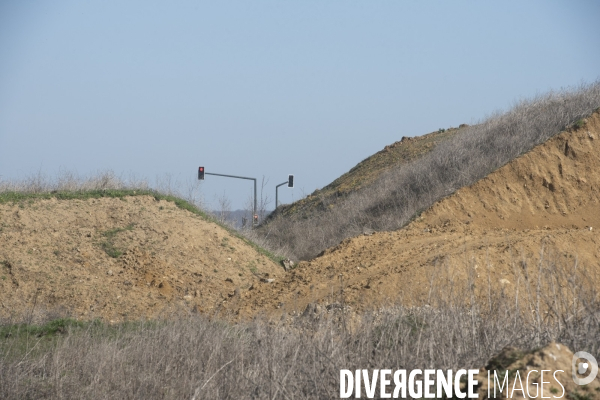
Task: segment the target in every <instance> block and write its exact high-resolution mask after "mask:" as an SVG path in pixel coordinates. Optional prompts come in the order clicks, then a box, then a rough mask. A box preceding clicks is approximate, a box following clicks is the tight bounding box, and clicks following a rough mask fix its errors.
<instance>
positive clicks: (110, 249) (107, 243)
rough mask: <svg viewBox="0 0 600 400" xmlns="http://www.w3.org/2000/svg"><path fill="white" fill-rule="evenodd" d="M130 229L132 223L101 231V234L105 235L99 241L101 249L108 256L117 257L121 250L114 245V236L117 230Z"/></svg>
mask: <svg viewBox="0 0 600 400" xmlns="http://www.w3.org/2000/svg"><path fill="white" fill-rule="evenodd" d="M131 230H133V225H127V226H126V227H125V228H115V229H110V230H108V231H106V232H104V233H102V236H103V237H105V238H106V240H104V241H102V242H100V247H102V250H104V251H105V252H106V254H108V255H109V256H110V257H112V258H119V257H120V256H121V255H122V254H123V250H121V249H119V248H118V247H116V246H115V242H114V240H115V237H116V235H117V233H119V232H125V231H131Z"/></svg>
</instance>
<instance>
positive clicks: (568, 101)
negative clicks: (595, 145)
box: [255, 81, 600, 260]
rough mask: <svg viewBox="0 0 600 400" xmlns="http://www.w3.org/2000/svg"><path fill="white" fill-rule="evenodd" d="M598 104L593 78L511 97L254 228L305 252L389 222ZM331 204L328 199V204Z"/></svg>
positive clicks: (393, 225)
mask: <svg viewBox="0 0 600 400" xmlns="http://www.w3.org/2000/svg"><path fill="white" fill-rule="evenodd" d="M599 106H600V81H597V82H595V83H593V84H590V85H582V86H580V87H578V88H575V89H571V90H561V91H557V92H550V93H548V94H545V95H540V96H537V97H536V98H534V99H532V100H527V101H525V100H524V101H521V102H519V103H517V104H516V105H515V106H514V107H513V108H512V109H511V110H510V111H508V112H506V113H504V114H497V115H493V116H491V117H489V118H487V119H486V120H484V121H482V122H481V123H479V124H477V125H474V126H470V127H467V128H464V129H461V130H460V132H458V133H457V134H456V135H454V136H453V137H452V138H450V139H448V140H446V141H442V142H441V143H439V144H438V145H437V146H436V147H435V148H434V149H433V150H432V151H431V152H429V153H427V154H426V155H424V156H423V157H421V158H420V159H418V160H415V161H413V162H411V163H409V164H407V165H406V164H405V165H401V166H400V167H398V168H394V169H392V170H390V171H388V172H387V173H385V174H383V175H382V176H381V177H380V178H379V179H378V180H377V181H375V182H374V183H372V184H371V185H369V186H367V187H365V188H363V189H361V190H359V191H357V192H354V193H351V194H350V195H348V196H347V197H345V198H344V199H343V200H342V201H338V202H336V203H331V200H328V198H323V199H322V201H323V207H322V208H323V211H322V212H321V213H319V214H316V215H312V216H311V217H310V218H307V219H304V220H289V219H286V218H274V219H273V220H271V221H270V222H269V223H268V224H266V225H265V226H263V227H262V228H261V229H260V230H259V231H258V232H256V233H255V234H256V235H260V236H262V237H263V238H264V239H265V240H266V241H267V242H268V246H269V248H271V249H280V251H281V252H284V253H287V254H288V255H289V256H290V257H292V258H296V259H302V260H306V259H310V258H313V257H315V256H316V255H317V254H319V253H320V252H321V251H323V250H325V249H327V248H330V247H332V246H335V245H337V244H338V243H339V242H341V241H342V240H343V239H345V238H348V237H353V236H356V235H359V234H361V233H363V231H365V230H371V229H373V230H395V229H398V228H401V227H402V226H404V225H405V224H407V223H408V222H409V221H410V220H411V219H412V218H414V217H415V215H417V213H419V212H420V211H422V210H424V209H426V208H428V207H430V206H431V205H432V204H434V203H435V202H436V201H438V200H440V199H441V198H443V197H445V196H447V195H449V194H451V193H453V192H454V191H456V190H457V189H459V188H461V187H463V186H466V185H470V184H472V183H474V182H476V181H477V180H479V179H481V178H483V177H485V176H487V175H488V174H489V173H490V172H492V171H494V170H496V169H498V168H499V167H501V166H502V165H504V164H506V163H508V162H509V161H511V160H513V159H514V158H516V157H518V156H519V155H521V154H524V153H525V152H527V151H529V150H531V149H532V148H533V147H534V146H536V145H538V144H540V143H543V142H544V141H546V140H547V139H549V138H550V137H552V136H554V135H556V134H558V133H559V132H561V131H562V130H564V129H566V128H569V127H572V126H575V125H577V124H578V122H579V121H580V120H581V119H582V118H585V117H587V116H589V115H591V114H592V113H593V112H594V110H597V109H598V107H599ZM330 206H331V207H330Z"/></svg>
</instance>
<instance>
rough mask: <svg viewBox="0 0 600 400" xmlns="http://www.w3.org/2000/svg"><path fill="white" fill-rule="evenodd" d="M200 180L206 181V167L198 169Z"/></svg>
mask: <svg viewBox="0 0 600 400" xmlns="http://www.w3.org/2000/svg"><path fill="white" fill-rule="evenodd" d="M198 179H199V180H201V181H203V180H204V167H198Z"/></svg>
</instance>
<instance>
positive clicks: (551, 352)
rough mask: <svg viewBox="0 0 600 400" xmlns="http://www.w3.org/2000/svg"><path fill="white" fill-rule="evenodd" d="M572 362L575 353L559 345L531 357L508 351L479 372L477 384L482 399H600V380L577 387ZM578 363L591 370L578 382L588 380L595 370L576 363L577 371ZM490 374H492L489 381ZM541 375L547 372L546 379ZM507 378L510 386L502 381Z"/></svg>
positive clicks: (542, 350) (544, 349)
mask: <svg viewBox="0 0 600 400" xmlns="http://www.w3.org/2000/svg"><path fill="white" fill-rule="evenodd" d="M572 361H573V352H572V351H571V350H569V348H568V347H567V346H564V345H562V344H558V343H550V344H549V345H547V346H545V347H543V348H541V349H539V350H536V351H534V352H529V353H524V352H522V351H521V350H519V349H516V348H513V347H508V348H506V349H504V350H502V351H501V352H500V354H498V355H497V356H495V357H493V358H492V359H491V360H490V362H489V363H488V365H487V366H486V368H482V369H481V370H480V373H479V375H478V376H477V381H478V382H479V383H480V386H479V389H478V394H479V398H480V399H488V398H496V399H523V398H525V399H530V398H533V399H535V398H538V399H540V398H547V399H549V398H556V399H564V398H568V399H598V398H600V381H599V380H598V379H594V380H593V381H591V383H589V384H586V385H577V384H575V382H574V380H573V378H572V376H571V374H572ZM579 363H586V364H588V370H587V371H585V372H584V374H581V375H580V374H578V373H577V375H576V376H577V378H580V379H585V378H587V377H588V376H589V374H590V371H591V370H592V368H591V365H589V364H590V363H589V361H586V360H584V359H581V360H579V359H577V362H576V367H578V366H579ZM488 371H489V373H490V380H489V381H488ZM542 371H544V375H543V377H542ZM494 372H495V373H496V376H497V377H498V383H495V382H494ZM555 373H556V374H555ZM506 374H508V379H507V381H506V383H508V384H505V383H504V381H503V380H504V378H505V375H506ZM542 381H543V382H544V384H543V385H542ZM494 386H495V387H496V396H494ZM500 386H504V390H500ZM542 388H543V391H542ZM488 390H489V396H488Z"/></svg>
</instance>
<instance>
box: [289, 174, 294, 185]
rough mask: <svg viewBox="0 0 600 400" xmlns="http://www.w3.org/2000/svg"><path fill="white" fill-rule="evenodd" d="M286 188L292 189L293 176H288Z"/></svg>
mask: <svg viewBox="0 0 600 400" xmlns="http://www.w3.org/2000/svg"><path fill="white" fill-rule="evenodd" d="M288 187H291V188H293V187H294V175H288Z"/></svg>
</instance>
